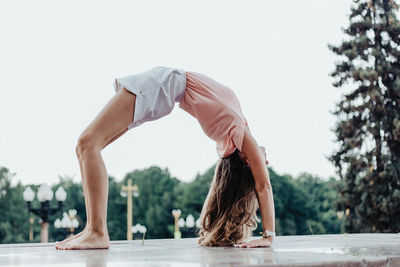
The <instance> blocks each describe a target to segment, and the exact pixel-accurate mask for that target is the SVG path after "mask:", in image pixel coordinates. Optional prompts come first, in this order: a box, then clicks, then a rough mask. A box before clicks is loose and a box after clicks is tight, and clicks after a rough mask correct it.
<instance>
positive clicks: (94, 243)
mask: <svg viewBox="0 0 400 267" xmlns="http://www.w3.org/2000/svg"><path fill="white" fill-rule="evenodd" d="M109 247H110V238H109V236H108V233H107V231H105V232H103V233H98V232H92V231H87V232H86V233H84V234H82V235H81V236H80V237H78V238H75V239H73V240H70V241H69V242H66V243H64V244H61V245H59V246H58V247H57V249H101V248H103V249H106V248H109Z"/></svg>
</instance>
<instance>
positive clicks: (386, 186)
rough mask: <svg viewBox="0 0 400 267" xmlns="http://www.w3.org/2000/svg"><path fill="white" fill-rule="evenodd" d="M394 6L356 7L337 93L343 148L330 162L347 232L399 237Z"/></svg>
mask: <svg viewBox="0 0 400 267" xmlns="http://www.w3.org/2000/svg"><path fill="white" fill-rule="evenodd" d="M397 11H398V5H397V3H396V1H394V0H368V1H367V0H355V1H354V6H353V7H352V8H351V14H350V16H349V20H350V24H349V26H348V27H347V28H346V29H344V33H345V34H346V38H347V40H345V41H343V42H342V43H341V44H340V45H338V46H333V45H329V48H330V49H331V50H332V51H333V52H334V53H335V54H337V55H338V56H339V58H340V61H339V62H338V63H337V64H336V69H335V70H334V71H333V72H332V74H331V76H332V77H333V78H334V79H335V80H334V83H333V85H334V86H336V87H342V86H344V85H346V84H349V86H348V87H349V88H347V89H348V90H346V91H348V92H347V93H345V94H344V95H343V97H342V99H341V101H340V102H339V103H338V104H337V108H336V110H335V111H334V114H335V115H336V116H337V117H338V122H337V124H336V127H335V129H334V131H335V134H336V137H337V143H338V145H339V148H338V150H337V151H335V152H334V153H333V154H332V155H331V157H330V160H331V161H332V162H333V164H334V165H335V166H336V168H337V171H338V175H339V176H340V178H341V180H342V182H341V186H340V192H339V194H340V202H339V203H338V208H339V209H341V210H343V211H346V214H347V216H346V223H345V228H346V231H348V232H373V231H374V232H375V231H376V232H393V231H395V232H398V231H400V61H399V59H400V50H399V44H400V22H399V20H398V19H397V17H396V13H397Z"/></svg>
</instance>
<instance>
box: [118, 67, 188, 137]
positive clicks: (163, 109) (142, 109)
mask: <svg viewBox="0 0 400 267" xmlns="http://www.w3.org/2000/svg"><path fill="white" fill-rule="evenodd" d="M122 88H125V89H127V90H128V91H130V92H132V93H134V94H135V95H136V102H135V113H134V116H133V121H132V123H131V124H129V126H128V129H131V128H133V127H136V126H139V125H140V124H142V123H144V122H146V121H152V120H156V119H159V118H161V117H163V116H165V115H168V114H169V113H171V111H172V109H173V108H174V105H175V102H179V101H180V100H181V99H182V97H183V95H184V94H185V89H186V73H185V71H184V70H181V69H175V68H167V67H155V68H152V69H150V70H147V71H145V72H142V73H138V74H134V75H129V76H125V77H121V78H116V79H115V82H114V89H115V92H116V93H117V92H118V91H119V90H121V89H122Z"/></svg>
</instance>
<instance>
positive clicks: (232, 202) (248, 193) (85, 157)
mask: <svg viewBox="0 0 400 267" xmlns="http://www.w3.org/2000/svg"><path fill="white" fill-rule="evenodd" d="M114 87H115V91H116V94H115V95H114V97H113V98H112V99H111V100H110V101H109V102H108V103H107V104H106V106H105V107H104V108H103V109H102V111H101V112H100V113H99V114H98V115H97V117H96V118H95V119H94V120H93V121H92V122H91V123H90V124H89V126H88V127H87V128H86V129H85V130H84V131H83V133H82V134H81V136H80V137H79V139H78V145H77V147H76V154H77V157H78V160H79V166H80V171H81V176H82V187H83V192H84V195H85V206H86V214H87V223H86V226H85V229H84V230H83V231H82V232H80V233H79V234H77V235H75V236H73V237H70V238H68V239H65V240H63V241H61V242H57V243H56V245H55V246H56V248H57V249H94V248H109V246H110V238H109V236H108V230H107V198H108V176H107V171H106V167H105V165H104V162H103V159H102V157H101V151H102V149H104V148H105V147H106V146H107V145H108V144H110V143H111V142H113V141H114V140H116V139H117V138H119V137H120V136H121V135H123V134H124V133H125V132H126V131H127V130H129V129H132V128H133V127H136V126H139V125H140V124H142V123H144V122H147V121H151V120H156V119H159V118H161V117H163V116H165V115H167V114H169V113H170V112H171V111H172V109H173V107H174V105H175V102H179V107H180V108H182V109H183V110H185V111H187V112H188V113H189V114H191V115H192V116H193V117H195V118H197V120H198V121H199V123H200V125H201V127H202V129H203V130H204V132H205V134H206V135H207V136H209V137H210V138H211V139H213V140H214V141H216V143H217V153H218V156H219V157H220V158H221V159H220V160H219V162H218V164H217V167H216V169H215V175H214V179H213V181H212V184H211V188H210V191H209V192H208V195H207V198H206V200H205V203H204V205H203V209H202V211H201V215H200V219H201V227H200V229H199V234H200V237H199V239H198V242H199V244H200V245H201V246H231V245H237V246H239V247H260V246H261V247H268V246H270V245H271V244H272V242H273V238H274V236H275V221H274V220H275V210H274V201H273V194H272V187H271V183H270V180H269V176H268V170H267V166H266V165H267V164H268V161H267V160H266V155H265V150H264V148H263V147H259V146H258V145H257V142H256V140H255V139H254V138H253V136H252V135H251V133H250V131H249V128H248V126H247V122H246V119H245V117H244V116H243V114H242V111H241V108H240V104H239V101H238V99H237V97H236V95H235V94H234V92H233V91H232V90H231V89H229V88H228V87H226V86H224V85H222V84H220V83H218V82H216V81H214V80H212V79H211V78H209V77H207V76H205V75H202V74H200V73H196V72H189V71H183V70H181V69H175V68H167V67H156V68H153V69H150V70H148V71H146V72H143V73H139V74H135V75H130V76H126V77H122V78H117V79H115V83H114ZM257 208H260V212H261V218H262V226H263V230H264V231H263V237H262V238H260V239H255V240H252V241H250V242H247V241H245V240H246V239H247V238H248V237H249V236H250V234H251V231H252V230H254V229H255V227H256V221H257V217H256V210H257Z"/></svg>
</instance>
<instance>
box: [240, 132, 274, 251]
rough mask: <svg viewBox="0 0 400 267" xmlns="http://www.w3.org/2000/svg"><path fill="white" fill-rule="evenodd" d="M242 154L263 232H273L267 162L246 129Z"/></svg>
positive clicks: (268, 241) (261, 242) (261, 241)
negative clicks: (254, 188)
mask: <svg viewBox="0 0 400 267" xmlns="http://www.w3.org/2000/svg"><path fill="white" fill-rule="evenodd" d="M242 152H243V154H244V155H245V156H246V158H247V160H248V162H249V164H250V168H251V172H252V173H253V177H254V181H255V187H256V192H257V199H258V205H259V208H260V212H261V218H262V225H263V230H264V231H265V230H268V231H271V232H275V207H274V197H273V192H272V187H271V182H270V180H269V175H268V169H267V165H266V162H267V161H266V158H265V154H264V152H263V151H262V150H261V148H260V147H259V146H258V144H257V142H256V140H255V139H254V137H253V136H252V135H251V133H250V131H249V129H248V128H247V127H246V131H245V134H244V138H243V145H242ZM272 241H273V237H268V238H262V239H259V240H253V241H251V242H244V243H241V244H240V245H239V247H259V246H270V245H271V244H272Z"/></svg>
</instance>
